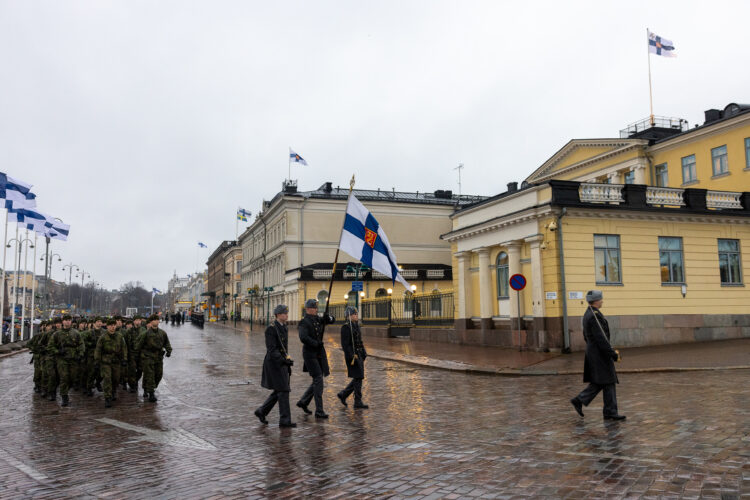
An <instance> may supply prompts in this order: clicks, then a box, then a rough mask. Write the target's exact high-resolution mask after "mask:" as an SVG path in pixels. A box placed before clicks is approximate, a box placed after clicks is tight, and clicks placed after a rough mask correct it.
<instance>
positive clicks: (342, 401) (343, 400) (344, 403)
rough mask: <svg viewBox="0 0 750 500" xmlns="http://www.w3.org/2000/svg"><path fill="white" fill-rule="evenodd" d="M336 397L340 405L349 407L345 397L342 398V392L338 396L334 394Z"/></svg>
mask: <svg viewBox="0 0 750 500" xmlns="http://www.w3.org/2000/svg"><path fill="white" fill-rule="evenodd" d="M336 396H337V397H338V398H339V401H341V404H342V405H344V406H349V405H348V404H346V396H344V393H343V392H339V393H338V394H336Z"/></svg>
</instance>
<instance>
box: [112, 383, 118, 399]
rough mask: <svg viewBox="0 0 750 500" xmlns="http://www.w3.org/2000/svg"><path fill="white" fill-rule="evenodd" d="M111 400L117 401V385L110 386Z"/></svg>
mask: <svg viewBox="0 0 750 500" xmlns="http://www.w3.org/2000/svg"><path fill="white" fill-rule="evenodd" d="M112 401H117V386H116V385H113V386H112Z"/></svg>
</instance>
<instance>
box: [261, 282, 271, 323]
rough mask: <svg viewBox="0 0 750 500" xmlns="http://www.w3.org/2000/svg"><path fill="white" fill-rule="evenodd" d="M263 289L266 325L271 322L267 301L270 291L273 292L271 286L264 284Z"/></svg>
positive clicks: (269, 297)
mask: <svg viewBox="0 0 750 500" xmlns="http://www.w3.org/2000/svg"><path fill="white" fill-rule="evenodd" d="M263 291H264V292H266V326H268V325H269V324H270V323H271V310H270V309H269V308H268V302H269V300H271V292H273V287H272V286H264V287H263Z"/></svg>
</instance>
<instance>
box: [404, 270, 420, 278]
mask: <svg viewBox="0 0 750 500" xmlns="http://www.w3.org/2000/svg"><path fill="white" fill-rule="evenodd" d="M400 272H401V276H403V277H404V278H406V279H413V278H416V277H418V276H419V274H417V273H418V272H419V271H418V270H417V269H401V271H400Z"/></svg>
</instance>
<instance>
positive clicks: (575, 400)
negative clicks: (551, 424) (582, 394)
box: [570, 398, 583, 416]
mask: <svg viewBox="0 0 750 500" xmlns="http://www.w3.org/2000/svg"><path fill="white" fill-rule="evenodd" d="M570 404H572V405H573V408H575V409H576V411H577V412H578V414H579V415H580V416H583V403H581V402H580V401H579V400H578V398H573V399H571V400H570Z"/></svg>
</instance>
